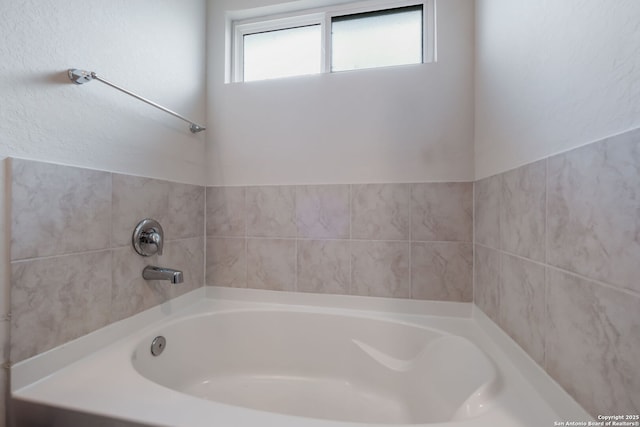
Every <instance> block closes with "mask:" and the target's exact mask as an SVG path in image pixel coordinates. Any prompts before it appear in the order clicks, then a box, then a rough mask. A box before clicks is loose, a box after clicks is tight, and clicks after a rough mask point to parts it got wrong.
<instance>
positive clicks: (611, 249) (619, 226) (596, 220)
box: [547, 130, 640, 292]
mask: <svg viewBox="0 0 640 427" xmlns="http://www.w3.org/2000/svg"><path fill="white" fill-rule="evenodd" d="M548 162H549V163H548V168H549V169H548V170H549V172H548V173H549V184H548V185H549V190H548V191H549V196H548V219H547V221H548V227H549V236H548V245H549V247H548V250H549V254H548V263H549V264H552V265H555V266H558V267H561V268H563V269H565V270H569V271H573V272H576V273H579V274H581V275H583V276H586V277H589V278H592V279H597V280H600V281H603V282H606V283H610V284H612V285H616V286H619V287H622V288H626V289H630V290H633V291H636V292H640V280H638V277H640V262H638V260H640V130H636V131H632V132H628V133H626V134H623V135H619V136H616V137H612V138H610V139H607V140H605V141H602V142H598V143H595V144H591V145H588V146H586V147H581V148H578V149H575V150H572V151H570V152H567V153H564V154H560V155H557V156H554V157H552V158H550V159H549V160H548Z"/></svg>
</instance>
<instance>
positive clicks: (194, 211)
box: [161, 182, 205, 240]
mask: <svg viewBox="0 0 640 427" xmlns="http://www.w3.org/2000/svg"><path fill="white" fill-rule="evenodd" d="M167 213H168V218H167V225H166V226H165V225H163V224H162V223H161V225H162V226H163V227H164V228H165V229H166V230H165V233H166V239H167V240H173V239H186V238H191V237H202V236H203V235H204V233H205V229H204V215H205V187H203V186H201V185H190V184H181V183H178V182H172V183H171V186H170V188H169V206H168V207H167Z"/></svg>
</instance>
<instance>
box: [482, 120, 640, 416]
mask: <svg viewBox="0 0 640 427" xmlns="http://www.w3.org/2000/svg"><path fill="white" fill-rule="evenodd" d="M474 220H475V303H476V304H477V305H478V306H479V307H480V308H481V309H482V310H483V311H484V312H485V313H486V314H487V315H488V316H489V317H491V318H492V319H493V320H494V321H495V322H496V323H497V324H498V325H499V326H500V327H501V328H502V329H504V330H505V331H506V332H507V333H508V334H509V335H510V336H511V337H512V338H513V339H514V340H515V341H517V342H518V343H519V344H520V345H521V346H522V348H524V349H525V350H526V351H527V353H528V354H529V355H530V356H531V357H532V358H533V359H534V360H535V361H536V362H537V363H538V364H539V365H540V366H542V367H543V368H544V369H545V370H546V371H547V372H548V373H549V374H550V375H551V376H552V377H553V378H554V379H555V380H556V381H558V383H559V384H560V385H562V386H563V387H564V388H565V389H566V390H567V391H568V392H569V393H570V394H571V395H573V396H574V398H575V399H576V400H577V401H578V402H579V403H580V404H581V405H582V406H584V408H585V409H586V410H587V411H589V412H590V413H591V414H592V415H593V416H597V415H598V414H602V415H612V414H638V413H640V374H639V373H640V357H639V356H638V355H640V130H635V131H632V132H628V133H625V134H622V135H618V136H615V137H612V138H608V139H606V140H603V141H599V142H596V143H593V144H590V145H587V146H584V147H581V148H578V149H575V150H572V151H569V152H566V153H564V154H560V155H556V156H553V157H550V158H548V159H545V160H541V161H538V162H535V163H532V164H529V165H526V166H523V167H520V168H518V169H515V170H512V171H509V172H505V173H503V174H500V175H496V176H492V177H489V178H486V179H483V180H480V181H478V182H476V187H475V219H474Z"/></svg>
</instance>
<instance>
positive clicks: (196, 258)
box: [159, 237, 205, 298]
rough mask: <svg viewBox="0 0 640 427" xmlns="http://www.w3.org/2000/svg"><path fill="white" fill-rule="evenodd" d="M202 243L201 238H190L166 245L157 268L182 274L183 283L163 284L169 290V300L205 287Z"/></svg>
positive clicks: (173, 241)
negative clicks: (170, 269) (177, 271)
mask: <svg viewBox="0 0 640 427" xmlns="http://www.w3.org/2000/svg"><path fill="white" fill-rule="evenodd" d="M204 242H205V240H204V238H203V237H191V238H189V239H180V240H171V241H168V242H167V243H166V246H165V250H164V253H163V254H162V256H161V257H160V258H159V266H160V267H168V268H173V269H176V270H180V271H182V272H183V274H184V282H183V283H179V284H175V285H172V284H171V283H169V282H163V283H164V284H165V286H168V287H169V288H170V292H169V296H170V297H171V298H175V297H178V296H180V295H183V294H186V293H187V292H191V291H193V290H195V289H198V288H200V287H202V286H204V285H205V281H204V280H205V277H204V274H205V265H204V244H205V243H204Z"/></svg>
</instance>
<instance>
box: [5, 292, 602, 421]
mask: <svg viewBox="0 0 640 427" xmlns="http://www.w3.org/2000/svg"><path fill="white" fill-rule="evenodd" d="M218 302H219V303H221V304H223V305H225V304H231V306H233V304H234V303H238V304H240V305H242V304H243V303H247V302H255V303H259V304H262V305H264V306H269V305H273V306H280V307H282V306H283V305H284V306H286V305H297V306H308V307H310V308H313V307H320V308H322V307H324V308H327V309H328V310H332V311H335V310H336V309H337V310H340V311H341V310H355V311H361V310H362V311H365V312H367V311H369V312H379V313H391V314H398V315H401V316H403V317H406V316H417V317H419V318H425V317H426V318H428V317H434V318H443V317H444V318H446V317H449V318H458V319H460V320H465V321H472V322H473V323H474V324H475V326H477V328H476V329H478V330H479V332H481V333H482V334H484V335H485V339H488V340H489V341H491V342H492V344H495V345H496V347H497V351H498V352H501V353H502V354H504V356H505V357H506V358H507V359H508V361H509V362H510V363H511V364H512V365H513V367H514V368H515V369H516V370H517V371H518V372H519V373H520V374H521V375H522V376H523V377H524V379H525V381H526V382H527V385H528V386H530V387H531V388H532V389H533V390H534V391H535V393H536V394H537V395H538V396H539V398H540V399H541V400H542V401H543V402H545V403H546V404H547V405H548V406H549V407H550V408H551V409H552V410H553V411H554V412H555V413H556V414H558V420H590V419H592V418H591V417H590V416H589V415H588V414H587V413H586V412H585V411H584V410H583V409H582V408H581V407H580V406H579V405H578V404H577V403H576V402H575V400H573V399H572V398H571V397H570V396H569V395H568V394H567V393H566V392H565V391H564V390H563V389H562V388H561V387H560V386H559V385H558V384H557V383H555V382H554V381H553V380H552V379H551V378H550V377H549V376H548V374H546V372H544V370H542V368H541V367H540V366H538V365H537V364H536V363H535V362H534V361H533V360H532V359H531V358H530V357H529V356H528V354H526V353H525V352H524V350H522V349H521V348H520V347H519V346H518V345H517V344H516V343H515V342H514V341H513V340H512V339H511V338H510V337H509V336H508V335H507V334H506V333H505V332H504V331H502V330H501V329H500V328H499V327H498V326H497V325H496V324H495V323H493V322H492V321H491V320H490V319H489V318H488V317H487V316H486V315H484V313H482V311H481V310H479V309H478V308H477V306H475V305H474V304H473V303H450V302H434V301H416V300H398V299H391V298H377V297H376V298H374V297H353V296H344V295H319V294H302V293H292V292H279V291H263V290H252V289H232V288H216V287H206V288H199V289H197V290H195V291H192V292H190V293H188V294H185V295H183V296H181V297H178V298H176V299H174V300H171V301H168V302H165V303H164V304H162V305H160V306H157V307H154V308H152V309H149V310H147V311H145V312H142V313H139V314H137V315H135V316H133V317H131V318H128V319H124V320H121V321H119V322H116V323H114V324H111V325H109V326H107V327H104V328H102V329H99V330H97V331H94V332H92V333H91V334H88V335H85V336H83V337H80V338H78V339H76V340H74V341H71V342H69V343H66V344H64V345H62V346H59V347H56V348H54V349H51V350H49V351H47V352H45V353H42V354H39V355H36V356H34V357H31V358H29V359H26V360H24V361H21V362H19V363H16V364H15V365H13V366H12V367H11V395H12V398H14V399H19V400H23V401H33V402H39V403H44V404H54V403H55V402H43V401H42V400H40V399H38V398H37V397H35V398H34V397H30V393H29V389H30V388H32V386H34V385H35V384H36V383H38V382H39V381H41V380H46V378H47V377H49V376H50V375H52V374H54V373H56V372H57V371H59V370H60V369H62V368H65V367H67V366H69V365H72V364H73V363H74V362H77V361H80V360H81V359H83V358H85V357H87V356H90V355H92V354H93V353H95V352H96V351H97V350H99V349H100V348H104V347H107V346H109V345H111V344H113V343H115V342H117V341H119V340H121V339H128V337H130V336H132V335H137V334H140V333H142V332H143V331H145V330H147V329H148V328H149V327H156V325H157V324H158V323H159V322H163V321H167V320H170V319H171V318H179V317H181V316H182V315H183V313H185V312H187V313H188V312H190V310H191V309H193V307H200V306H202V305H204V306H206V305H208V304H213V305H214V306H215V305H216V303H218ZM328 307H329V308H328ZM434 313H437V314H434ZM490 357H491V356H490ZM54 400H55V399H54ZM60 407H63V406H62V405H61V406H60Z"/></svg>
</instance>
